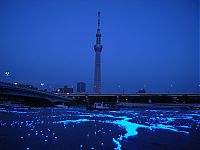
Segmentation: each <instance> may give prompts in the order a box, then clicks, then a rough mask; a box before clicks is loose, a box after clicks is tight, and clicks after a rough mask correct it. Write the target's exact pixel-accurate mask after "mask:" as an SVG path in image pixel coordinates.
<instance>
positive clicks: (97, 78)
mask: <svg viewBox="0 0 200 150" xmlns="http://www.w3.org/2000/svg"><path fill="white" fill-rule="evenodd" d="M94 50H95V69H94V87H93V92H94V93H101V50H102V45H101V33H100V12H98V28H97V33H96V44H95V45H94Z"/></svg>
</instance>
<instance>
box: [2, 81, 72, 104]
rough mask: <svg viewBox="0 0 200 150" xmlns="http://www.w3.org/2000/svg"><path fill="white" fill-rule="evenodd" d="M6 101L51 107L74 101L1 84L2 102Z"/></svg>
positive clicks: (40, 91)
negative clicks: (57, 103) (54, 104)
mask: <svg viewBox="0 0 200 150" xmlns="http://www.w3.org/2000/svg"><path fill="white" fill-rule="evenodd" d="M6 100H7V101H9V100H11V101H12V100H13V101H25V102H26V103H40V104H42V103H43V104H45V103H46V104H47V105H49V104H51V103H56V102H69V101H71V100H72V99H71V98H69V97H64V96H62V95H57V94H55V93H52V92H47V91H42V90H37V89H35V88H28V87H22V86H18V85H17V84H16V85H15V84H12V83H5V82H0V101H6Z"/></svg>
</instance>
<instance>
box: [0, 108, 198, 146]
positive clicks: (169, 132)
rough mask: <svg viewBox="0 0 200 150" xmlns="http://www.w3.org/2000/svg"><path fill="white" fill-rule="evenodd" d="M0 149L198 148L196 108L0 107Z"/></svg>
mask: <svg viewBox="0 0 200 150" xmlns="http://www.w3.org/2000/svg"><path fill="white" fill-rule="evenodd" d="M0 149H1V150H7V149H8V150H11V149H12V150H13V149H14V150H17V149H19V150H32V149H34V150H35V149H37V150H79V149H82V150H84V149H85V150H90V149H97V150H103V149H104V150H121V149H122V150H123V149H124V150H141V149H145V150H146V149H148V150H157V149H159V150H160V149H161V150H168V149H169V150H171V149H176V150H178V149H180V150H193V149H196V150H199V149H200V110H145V109H136V110H135V109H134V110H133V109H132V110H120V111H100V112H99V111H87V110H85V108H30V109H18V110H10V111H8V110H0Z"/></svg>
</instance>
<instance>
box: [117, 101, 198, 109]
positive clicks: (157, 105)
mask: <svg viewBox="0 0 200 150" xmlns="http://www.w3.org/2000/svg"><path fill="white" fill-rule="evenodd" d="M117 106H119V107H120V108H144V109H200V104H172V103H165V104H163V103H162V104H161V103H154V104H146V103H125V102H121V103H118V104H117Z"/></svg>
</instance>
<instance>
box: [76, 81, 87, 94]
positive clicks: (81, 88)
mask: <svg viewBox="0 0 200 150" xmlns="http://www.w3.org/2000/svg"><path fill="white" fill-rule="evenodd" d="M77 92H78V93H84V92H86V84H85V83H84V82H78V83H77Z"/></svg>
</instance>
